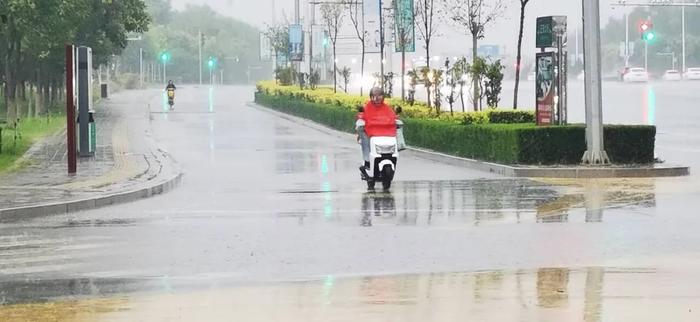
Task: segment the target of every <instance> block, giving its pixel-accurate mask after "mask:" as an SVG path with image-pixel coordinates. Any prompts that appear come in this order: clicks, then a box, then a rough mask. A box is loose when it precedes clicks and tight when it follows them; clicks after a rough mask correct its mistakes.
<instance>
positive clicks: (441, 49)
mask: <svg viewBox="0 0 700 322" xmlns="http://www.w3.org/2000/svg"><path fill="white" fill-rule="evenodd" d="M438 1H440V0H438ZM505 1H506V2H507V3H508V9H507V11H506V13H505V15H504V17H503V18H501V19H499V20H497V21H496V22H495V23H494V24H493V25H491V26H490V27H488V28H487V31H486V39H484V40H482V41H481V42H480V44H500V45H505V46H506V51H507V52H509V53H512V52H514V50H515V44H516V41H517V32H518V19H519V10H520V7H519V3H520V1H518V0H505ZM274 2H275V6H276V10H275V11H276V12H277V19H278V21H281V20H282V16H283V15H286V16H287V17H288V18H289V19H292V18H293V15H294V0H274ZM307 2H308V0H300V3H301V7H302V9H301V12H302V16H304V15H306V14H307V13H308V12H309V10H308V7H307ZM616 2H617V0H601V23H602V24H605V22H606V21H607V20H608V18H609V17H610V16H611V15H621V14H622V12H623V11H622V10H624V9H622V8H618V9H612V8H611V7H610V4H611V3H616ZM172 3H173V6H174V7H175V8H176V9H180V8H183V7H184V6H185V5H186V4H198V5H199V4H206V5H209V6H210V7H211V8H213V9H215V10H217V11H218V12H220V13H221V14H223V15H227V16H230V17H234V18H237V19H240V20H242V21H245V22H248V23H250V24H252V25H255V26H264V24H266V23H270V22H271V21H272V3H273V0H172ZM317 15H318V14H317ZM544 15H566V16H568V17H569V22H568V23H569V30H572V29H573V28H580V25H581V1H580V0H532V1H531V2H530V4H529V5H528V10H527V18H526V27H525V35H524V43H523V48H533V47H534V22H535V19H536V17H537V16H544ZM317 18H318V16H317ZM348 24H349V22H348ZM440 31H441V36H440V37H439V38H438V39H436V40H435V42H434V46H431V47H432V50H433V52H434V53H435V54H436V55H458V54H461V53H466V52H467V51H468V50H469V49H470V47H471V41H470V40H469V38H468V37H467V36H465V35H463V34H460V32H459V31H458V30H457V29H455V28H454V27H451V26H450V25H449V24H447V23H446V24H443V26H441V27H440ZM347 32H348V33H349V32H350V30H347ZM570 43H571V47H570V50H571V51H574V48H575V47H574V45H573V43H574V40H573V39H571V40H570ZM418 49H419V51H420V48H418ZM526 52H534V50H533V51H526Z"/></svg>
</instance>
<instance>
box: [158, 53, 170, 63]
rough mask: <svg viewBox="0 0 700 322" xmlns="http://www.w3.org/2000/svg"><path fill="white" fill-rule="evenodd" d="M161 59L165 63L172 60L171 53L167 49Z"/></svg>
mask: <svg viewBox="0 0 700 322" xmlns="http://www.w3.org/2000/svg"><path fill="white" fill-rule="evenodd" d="M160 60H161V61H162V62H163V63H167V62H168V60H170V53H169V52H167V51H164V52H162V53H161V54H160Z"/></svg>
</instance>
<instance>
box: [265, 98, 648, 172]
mask: <svg viewBox="0 0 700 322" xmlns="http://www.w3.org/2000/svg"><path fill="white" fill-rule="evenodd" d="M255 101H256V102H257V103H259V104H262V105H264V106H267V107H270V108H273V109H276V110H279V111H282V112H285V113H289V114H292V115H296V116H299V117H302V118H306V119H309V120H312V121H315V122H318V123H322V124H325V125H327V126H330V127H332V128H334V129H337V130H340V131H345V132H354V130H355V129H354V124H355V115H356V112H354V111H352V110H349V109H347V108H345V107H342V106H338V105H333V104H323V103H312V102H308V101H305V100H302V99H298V98H292V97H289V96H285V95H279V96H278V95H274V94H266V93H256V94H255ZM498 117H501V116H500V115H499V116H498ZM503 117H504V118H508V117H510V116H503ZM404 122H405V123H406V130H405V131H404V135H405V137H406V142H407V143H408V144H409V145H410V146H414V147H421V148H426V149H431V150H434V151H438V152H442V153H446V154H450V155H456V156H461V157H466V158H471V159H477V160H483V161H492V162H499V163H505V164H544V165H552V164H578V163H580V161H581V157H582V156H583V153H584V152H585V150H586V143H585V141H586V140H585V127H584V126H582V125H570V126H549V127H538V126H535V125H534V124H471V125H464V124H463V123H462V124H460V123H457V122H454V121H452V120H429V119H420V118H406V119H404ZM655 136H656V128H655V127H653V126H621V125H615V126H605V150H606V151H607V153H608V155H609V156H610V158H611V160H612V161H613V162H614V163H638V164H642V163H652V162H654V140H655Z"/></svg>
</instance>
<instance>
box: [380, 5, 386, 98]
mask: <svg viewBox="0 0 700 322" xmlns="http://www.w3.org/2000/svg"><path fill="white" fill-rule="evenodd" d="M379 66H380V67H379V73H380V82H381V84H382V90H384V91H386V88H384V85H385V84H384V83H385V82H384V6H383V5H382V0H379Z"/></svg>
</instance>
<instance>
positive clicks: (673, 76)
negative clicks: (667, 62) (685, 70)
mask: <svg viewBox="0 0 700 322" xmlns="http://www.w3.org/2000/svg"><path fill="white" fill-rule="evenodd" d="M662 78H663V80H665V81H679V80H681V72H679V71H677V70H667V71H666V72H665V73H664V76H663V77H662Z"/></svg>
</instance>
